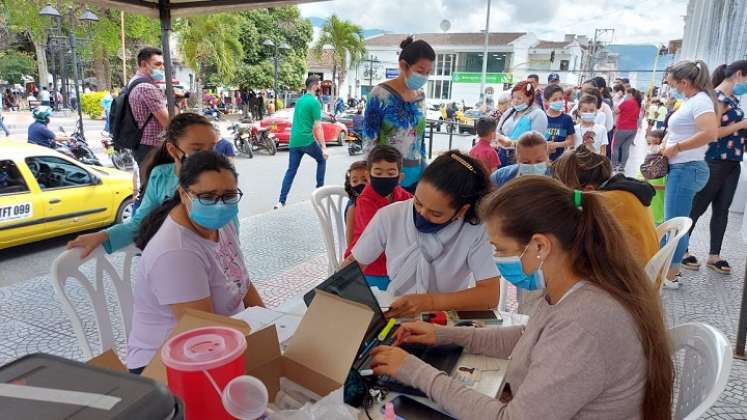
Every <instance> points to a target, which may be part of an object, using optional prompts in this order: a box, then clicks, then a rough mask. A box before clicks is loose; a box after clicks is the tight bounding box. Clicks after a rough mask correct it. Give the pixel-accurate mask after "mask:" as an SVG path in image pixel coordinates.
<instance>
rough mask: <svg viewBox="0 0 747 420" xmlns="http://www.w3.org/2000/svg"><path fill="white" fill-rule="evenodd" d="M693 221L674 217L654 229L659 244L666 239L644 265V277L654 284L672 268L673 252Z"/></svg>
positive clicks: (687, 218)
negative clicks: (646, 276)
mask: <svg viewBox="0 0 747 420" xmlns="http://www.w3.org/2000/svg"><path fill="white" fill-rule="evenodd" d="M692 224H693V221H692V220H691V219H690V218H689V217H675V218H673V219H669V220H667V221H666V222H664V223H662V224H660V225H659V226H657V227H656V234H657V236H658V237H659V243H661V241H662V239H664V238H666V242H665V243H664V246H662V247H661V249H659V252H657V253H656V255H654V256H653V257H651V260H650V261H649V262H648V263H647V264H646V275H648V278H649V279H651V281H652V282H653V283H654V284H656V281H657V279H660V278H661V279H663V278H664V277H665V276H666V275H667V272H668V271H669V268H670V267H671V266H672V258H673V257H674V251H675V250H676V249H677V244H678V243H679V241H680V239H682V237H683V236H685V235H686V234H687V231H688V230H689V229H690V226H692Z"/></svg>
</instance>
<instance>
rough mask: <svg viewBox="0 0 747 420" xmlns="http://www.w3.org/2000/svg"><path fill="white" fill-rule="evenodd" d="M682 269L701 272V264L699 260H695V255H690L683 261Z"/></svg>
mask: <svg viewBox="0 0 747 420" xmlns="http://www.w3.org/2000/svg"><path fill="white" fill-rule="evenodd" d="M727 265H728V264H727ZM682 268H687V269H688V270H693V271H697V270H700V263H699V262H698V259H697V258H695V256H694V255H688V256H687V257H685V258H683V259H682Z"/></svg>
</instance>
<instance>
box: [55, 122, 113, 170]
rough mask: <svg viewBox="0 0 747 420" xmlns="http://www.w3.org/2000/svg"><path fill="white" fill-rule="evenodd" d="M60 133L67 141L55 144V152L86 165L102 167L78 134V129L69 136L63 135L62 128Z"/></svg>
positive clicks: (63, 130)
mask: <svg viewBox="0 0 747 420" xmlns="http://www.w3.org/2000/svg"><path fill="white" fill-rule="evenodd" d="M60 131H61V132H62V134H63V135H65V136H66V137H68V139H67V140H65V141H64V142H62V143H56V144H55V150H57V151H58V152H60V153H62V154H64V155H67V156H70V157H71V158H73V159H75V160H77V161H79V162H82V163H85V164H86V165H95V166H104V165H102V164H101V162H99V159H98V158H97V157H96V154H95V153H93V150H91V148H90V147H88V143H87V142H86V140H85V139H84V138H83V135H82V134H81V133H80V127H78V128H76V129H75V131H73V133H72V134H70V135H69V136H68V135H67V133H65V129H64V128H63V127H62V126H60Z"/></svg>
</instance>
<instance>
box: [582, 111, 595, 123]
mask: <svg viewBox="0 0 747 420" xmlns="http://www.w3.org/2000/svg"><path fill="white" fill-rule="evenodd" d="M596 117H597V113H596V112H582V113H581V121H583V122H594V120H595V119H596Z"/></svg>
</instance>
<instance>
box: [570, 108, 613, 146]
mask: <svg viewBox="0 0 747 420" xmlns="http://www.w3.org/2000/svg"><path fill="white" fill-rule="evenodd" d="M602 115H604V114H602ZM587 132H588V133H592V134H593V135H594V151H595V152H597V153H599V150H600V149H601V147H602V146H604V145H606V144H610V142H609V139H608V138H607V130H606V128H605V126H604V125H602V124H598V123H595V124H594V127H584V126H583V125H581V124H577V125H576V136H575V137H574V140H573V147H574V148H576V147H578V146H579V145H580V144H582V143H583V142H584V135H585V134H586V133H587ZM592 134H589V135H592Z"/></svg>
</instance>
